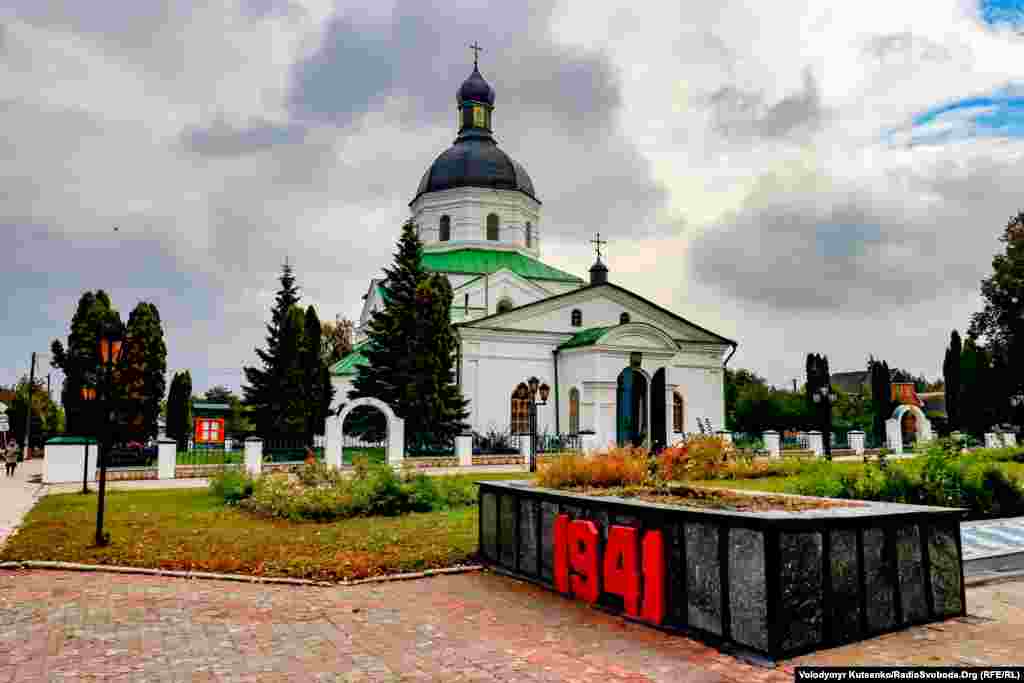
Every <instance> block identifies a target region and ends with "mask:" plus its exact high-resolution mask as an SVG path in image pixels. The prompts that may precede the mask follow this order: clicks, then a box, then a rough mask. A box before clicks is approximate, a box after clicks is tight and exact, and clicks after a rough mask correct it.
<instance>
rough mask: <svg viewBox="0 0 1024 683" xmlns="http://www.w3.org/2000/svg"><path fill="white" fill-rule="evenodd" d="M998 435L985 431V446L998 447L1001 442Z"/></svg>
mask: <svg viewBox="0 0 1024 683" xmlns="http://www.w3.org/2000/svg"><path fill="white" fill-rule="evenodd" d="M999 441H1000V439H999V435H998V434H996V433H995V432H986V433H985V448H999V447H1000V446H1002V445H1003V444H1001V443H999Z"/></svg>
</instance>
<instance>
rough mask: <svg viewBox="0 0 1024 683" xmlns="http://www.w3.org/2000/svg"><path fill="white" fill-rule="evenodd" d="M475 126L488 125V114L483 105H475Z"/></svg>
mask: <svg viewBox="0 0 1024 683" xmlns="http://www.w3.org/2000/svg"><path fill="white" fill-rule="evenodd" d="M473 126H474V127H476V128H486V127H487V115H486V113H485V110H484V108H483V107H473Z"/></svg>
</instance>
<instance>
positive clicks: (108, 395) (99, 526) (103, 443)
mask: <svg viewBox="0 0 1024 683" xmlns="http://www.w3.org/2000/svg"><path fill="white" fill-rule="evenodd" d="M99 351H100V399H99V401H100V410H101V411H102V419H101V420H100V427H99V429H100V431H101V436H100V438H99V439H97V460H98V463H97V464H98V465H99V467H100V494H99V500H98V501H97V505H96V545H97V546H105V545H107V544H108V543H109V542H110V535H109V534H106V533H104V532H103V506H104V501H105V498H106V492H107V455H108V451H109V450H110V448H111V446H112V444H111V441H112V439H111V423H112V422H113V419H112V416H111V412H112V410H111V406H112V405H113V401H112V398H113V396H112V394H113V393H114V391H113V384H114V381H113V380H114V378H113V374H114V367H115V366H116V365H117V363H118V361H119V360H120V359H121V333H120V329H116V328H113V327H111V328H109V329H108V330H107V331H106V333H104V334H102V336H101V337H100V340H99Z"/></svg>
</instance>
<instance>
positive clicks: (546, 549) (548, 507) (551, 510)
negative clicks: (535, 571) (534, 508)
mask: <svg viewBox="0 0 1024 683" xmlns="http://www.w3.org/2000/svg"><path fill="white" fill-rule="evenodd" d="M557 516H558V504H557V503H548V502H543V503H541V504H540V542H541V548H542V550H541V556H540V575H541V578H542V579H544V580H545V581H553V580H554V576H555V574H554V572H555V517H557Z"/></svg>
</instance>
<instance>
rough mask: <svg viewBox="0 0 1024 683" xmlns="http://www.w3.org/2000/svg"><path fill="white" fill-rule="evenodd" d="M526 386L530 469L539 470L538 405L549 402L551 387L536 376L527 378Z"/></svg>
mask: <svg viewBox="0 0 1024 683" xmlns="http://www.w3.org/2000/svg"><path fill="white" fill-rule="evenodd" d="M526 386H527V387H529V389H530V403H529V406H530V471H531V472H536V471H537V406H538V405H542V406H546V405H547V404H548V394H549V393H550V391H551V387H549V386H548V385H547V384H541V383H540V380H539V379H537V378H536V377H531V378H530V379H528V380H526ZM538 391H539V392H540V401H539V402H538V401H537V392H538Z"/></svg>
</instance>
